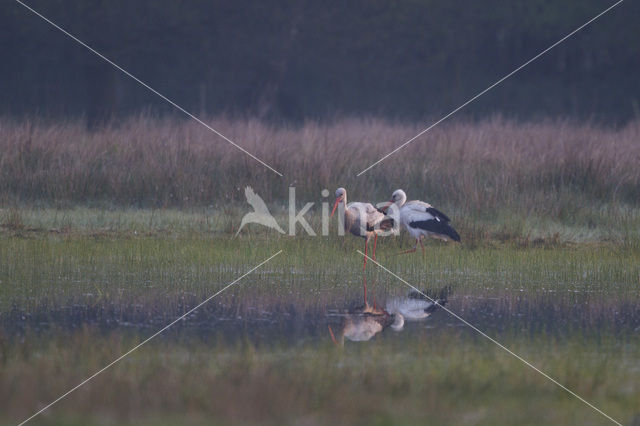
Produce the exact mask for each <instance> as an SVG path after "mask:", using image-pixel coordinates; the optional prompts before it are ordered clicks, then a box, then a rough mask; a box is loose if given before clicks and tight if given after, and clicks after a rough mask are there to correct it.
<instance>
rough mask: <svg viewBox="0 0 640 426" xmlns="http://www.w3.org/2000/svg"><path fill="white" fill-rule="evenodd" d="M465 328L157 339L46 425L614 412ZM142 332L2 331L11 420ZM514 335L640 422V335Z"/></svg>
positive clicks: (537, 358)
mask: <svg viewBox="0 0 640 426" xmlns="http://www.w3.org/2000/svg"><path fill="white" fill-rule="evenodd" d="M466 334H467V333H466V332H464V331H457V330H452V329H448V330H445V331H444V332H443V331H442V330H438V329H435V330H432V332H430V333H428V334H426V335H424V336H422V337H421V338H419V339H413V340H411V339H404V338H403V337H404V336H403V335H402V334H395V333H392V334H387V335H385V334H382V335H381V336H380V337H379V338H377V339H376V341H375V342H373V343H369V344H360V345H357V344H352V345H348V346H346V347H345V348H343V349H337V348H335V347H333V346H332V344H331V342H330V340H328V338H325V339H324V340H317V341H311V342H306V343H300V344H298V345H295V346H287V345H283V344H281V343H279V342H277V341H275V342H270V343H268V344H262V345H255V344H253V343H252V342H251V336H248V337H247V338H246V339H245V340H244V342H240V343H231V344H226V343H224V341H223V340H220V339H215V338H212V337H209V338H208V339H207V341H206V342H202V341H197V342H193V341H175V340H169V341H156V342H152V343H151V344H150V345H149V346H146V347H144V346H143V347H142V348H141V349H140V350H139V351H137V352H136V353H134V354H132V355H131V356H130V357H129V358H127V359H126V360H124V361H123V362H122V363H120V364H118V365H117V366H115V367H114V368H113V369H111V370H109V371H107V372H105V373H104V374H103V375H101V376H99V377H97V378H96V379H95V380H94V381H92V382H91V383H89V384H88V385H86V386H84V387H83V388H81V389H80V390H78V391H77V392H76V393H75V394H73V395H71V396H69V397H68V398H67V399H66V400H63V401H61V402H60V403H59V404H58V405H57V406H56V407H55V408H54V409H52V410H51V411H50V412H49V413H48V414H46V415H44V416H42V417H41V418H39V419H38V421H36V422H35V424H123V423H124V424H166V425H171V424H185V423H189V424H228V423H230V422H235V423H243V424H300V423H305V424H327V423H337V424H354V423H355V424H364V423H376V424H424V423H430V424H431V423H437V424H451V423H454V424H514V423H522V424H539V423H545V424H546V423H550V424H587V425H596V424H607V421H606V419H605V418H604V417H602V416H601V415H600V414H598V413H596V412H595V411H593V410H592V409H591V408H589V407H588V406H586V405H584V404H583V403H582V402H580V401H578V400H577V399H575V398H574V397H572V396H570V395H568V394H567V393H565V392H564V391H562V390H561V389H559V388H557V387H556V386H555V385H553V384H552V383H550V382H548V381H547V380H545V379H544V378H542V377H541V376H539V375H537V374H536V373H534V372H533V371H532V370H530V369H529V368H527V367H525V366H523V365H522V364H521V363H520V362H519V361H517V360H515V359H514V358H512V357H510V356H509V355H507V354H505V353H504V352H503V351H501V350H500V349H498V348H496V347H495V346H493V345H491V344H490V343H488V342H486V341H477V342H473V341H470V340H469V338H468V336H466ZM136 342H137V340H135V339H131V338H126V337H123V336H122V335H120V334H114V335H109V336H103V335H96V334H95V333H94V332H92V331H91V330H85V331H83V332H79V333H76V334H74V335H72V336H70V337H66V336H60V337H57V338H54V339H51V340H47V341H42V342H37V341H33V340H32V339H30V340H27V341H19V342H7V341H4V342H3V346H2V347H3V349H4V354H3V358H2V361H1V362H2V368H1V369H0V401H2V402H1V403H0V404H2V408H3V409H2V414H0V419H1V420H3V421H6V422H9V423H16V422H17V421H19V420H22V419H24V418H25V417H27V416H28V415H30V414H32V412H33V411H34V410H35V408H36V407H38V404H39V403H44V402H45V401H49V400H50V399H51V398H52V397H55V396H57V395H59V394H60V393H62V392H63V391H65V390H67V389H68V388H70V387H72V386H73V385H75V384H76V383H78V382H80V381H81V380H82V379H83V378H84V377H85V376H86V375H88V374H90V373H92V372H94V371H96V370H97V369H99V368H101V367H102V366H103V365H105V364H107V363H108V362H110V361H111V360H112V358H113V357H114V355H116V354H118V353H120V352H122V351H124V350H126V349H127V348H129V347H131V346H133V344H135V343H136ZM7 343H11V344H12V346H10V347H9V348H7V346H6V345H7ZM504 343H505V344H507V345H509V346H510V347H511V348H513V349H514V350H515V351H517V352H518V353H520V354H522V355H523V356H524V357H526V358H528V359H530V360H531V361H532V362H533V363H534V364H535V365H537V366H538V367H539V368H542V369H543V370H545V371H547V372H548V373H549V374H551V375H552V376H553V377H555V378H557V379H558V380H559V381H561V382H562V383H564V384H566V385H567V386H569V387H570V388H572V389H574V390H575V391H577V392H579V393H580V394H581V395H583V396H584V397H585V398H587V399H588V400H589V401H591V402H593V403H594V404H596V405H597V406H598V407H599V408H601V409H603V410H604V411H605V412H606V413H608V414H609V415H611V416H613V417H614V418H616V419H618V420H620V421H622V422H623V423H629V422H633V421H634V419H635V421H637V419H638V417H637V416H638V415H639V414H640V413H639V412H638V406H637V395H638V391H639V389H638V383H640V369H638V357H639V356H640V352H639V350H640V348H639V347H638V345H637V344H634V345H619V344H617V345H613V346H607V345H606V344H603V343H602V341H600V342H597V341H595V340H583V339H572V338H570V339H564V340H557V339H553V338H548V337H544V336H543V337H538V338H536V339H533V340H532V339H529V338H525V337H522V336H520V337H514V338H513V339H506V340H504ZM70 366H73V368H72V369H71V368H69V367H70ZM53 377H55V380H52V378H53Z"/></svg>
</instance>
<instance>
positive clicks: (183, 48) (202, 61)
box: [0, 0, 640, 126]
mask: <svg viewBox="0 0 640 426" xmlns="http://www.w3.org/2000/svg"><path fill="white" fill-rule="evenodd" d="M27 4H29V5H30V6H32V7H34V8H35V9H36V10H38V11H39V12H41V13H42V14H43V15H45V16H47V17H48V18H50V19H51V20H52V21H54V22H56V23H57V24H59V25H60V26H62V27H63V28H65V29H66V30H68V31H69V32H71V33H72V34H74V35H76V36H77V37H78V38H80V39H81V40H83V41H85V42H86V43H88V44H89V45H90V46H92V47H94V48H95V49H97V50H98V51H100V52H102V53H103V54H104V55H106V56H107V57H109V58H110V59H112V60H113V61H114V62H116V63H117V64H119V65H121V66H122V67H124V68H125V69H127V70H128V71H130V72H131V73H133V74H134V75H136V76H137V77H139V78H140V79H141V80H143V81H145V82H146V83H148V84H149V85H151V86H152V87H154V88H156V89H157V90H158V91H160V92H161V93H163V94H165V95H166V96H167V97H169V98H170V99H173V100H175V101H176V102H177V103H178V104H180V105H182V106H184V107H185V108H186V109H188V110H189V111H192V112H194V113H195V114H204V115H213V114H229V115H240V116H257V117H259V118H263V119H274V120H283V121H299V120H304V119H309V118H311V119H324V118H334V117H336V116H338V115H343V114H346V115H352V116H353V115H355V116H364V115H375V116H384V117H389V118H392V119H408V120H415V119H423V118H426V117H432V116H438V115H441V114H444V113H446V112H448V111H450V110H451V109H453V108H455V107H457V106H458V105H460V104H461V103H463V102H464V101H466V100H467V99H469V98H470V97H471V96H472V95H474V94H476V93H477V92H479V91H480V90H482V89H484V88H485V87H487V86H488V85H489V84H491V83H493V82H495V81H496V80H497V79H498V78H500V77H502V76H503V75H505V74H506V73H508V72H510V71H512V70H513V69H514V68H516V67H517V66H518V65H520V64H522V63H523V62H524V61H526V60H528V59H530V58H531V57H533V56H534V55H535V54H537V53H538V52H540V51H541V50H542V49H544V48H546V47H548V46H550V45H551V44H553V43H554V42H556V41H557V40H559V39H560V38H561V37H563V36H564V35H566V34H568V33H569V32H570V31H572V30H574V29H575V28H577V27H578V26H580V25H582V24H583V23H584V22H586V21H587V20H589V19H591V18H592V17H593V16H595V15H596V14H597V13H599V12H600V11H602V10H603V9H605V8H606V7H608V6H609V5H611V4H613V2H612V1H601V0H581V1H560V0H554V1H549V0H526V1H511V0H485V1H472V0H463V1H442V0H438V1H433V0H423V1H392V0H384V1H375V0H366V1H365V0H360V1H344V2H343V1H339V2H319V1H277V2H267V1H263V0H244V1H219V0H207V1H195V0H194V1H168V0H156V1H120V0H115V1H114V0H110V1H106V0H105V1H71V0H49V1H35V0H30V1H28V3H27ZM639 16H640V2H638V1H632V0H627V1H625V2H624V3H622V4H621V5H620V6H618V7H617V8H615V9H614V10H612V11H611V12H610V13H609V14H607V15H605V16H603V17H602V18H601V19H599V20H597V21H596V22H595V23H594V24H593V25H591V26H589V27H588V28H586V29H585V30H584V31H581V32H580V33H578V34H577V35H576V36H574V37H572V38H571V39H569V40H568V41H567V42H565V43H564V44H562V45H561V46H559V47H557V48H556V49H554V50H552V51H551V52H549V53H548V54H547V55H545V56H543V57H542V58H541V59H540V60H538V61H537V62H535V63H533V64H531V65H530V66H528V67H527V68H525V69H524V70H523V71H522V72H520V73H518V74H516V76H514V77H513V78H511V79H509V80H508V81H506V82H505V83H504V84H502V85H500V86H499V87H497V88H496V89H495V90H493V91H492V92H490V93H489V94H487V95H486V96H483V97H482V98H481V99H479V100H478V101H477V102H475V103H474V104H472V105H471V106H470V107H469V108H467V109H465V111H464V113H463V114H464V115H465V116H467V117H482V116H486V115H491V114H496V113H500V114H503V115H506V116H508V117H513V118H531V117H534V118H536V117H558V116H562V117H578V118H581V119H591V120H606V121H613V122H616V123H621V122H625V121H628V120H629V119H634V118H637V117H638V116H640V108H639V102H640V82H639V79H638V75H639V70H640V26H639V25H638V24H637V19H638V17H639ZM0 46H1V50H2V61H1V62H2V65H1V67H0V92H1V93H2V96H1V97H0V114H2V115H5V116H7V115H8V116H22V115H38V116H43V117H46V118H52V119H58V118H60V117H83V118H86V119H87V122H88V123H89V125H90V126H91V125H94V124H96V123H100V122H102V121H104V120H107V119H110V118H114V117H120V116H123V115H128V114H131V113H136V112H140V111H147V112H152V113H159V114H165V113H167V112H171V111H172V107H171V106H170V105H168V104H167V103H166V102H164V101H163V100H161V99H160V98H158V97H157V96H156V95H154V94H152V93H150V92H149V91H147V90H146V89H144V88H143V87H141V86H140V85H138V84H137V83H135V82H133V81H132V80H130V79H129V78H128V77H126V76H124V75H123V74H121V73H120V72H119V71H117V70H116V69H114V68H113V67H111V66H110V65H108V64H106V63H105V62H104V61H102V60H101V59H99V58H98V57H96V56H95V55H94V54H92V53H90V52H89V51H87V50H86V49H85V48H83V47H81V46H80V45H78V44H77V43H76V42H74V41H72V40H71V39H69V38H68V37H66V36H65V35H63V34H62V33H60V32H59V31H58V30H56V29H54V28H52V27H51V26H50V25H49V24H47V23H46V22H44V21H43V20H42V19H40V18H38V17H37V16H35V15H34V14H32V13H31V12H29V11H28V10H27V9H25V8H24V7H22V6H21V5H20V4H18V3H16V2H13V1H5V2H3V3H2V5H1V6H0Z"/></svg>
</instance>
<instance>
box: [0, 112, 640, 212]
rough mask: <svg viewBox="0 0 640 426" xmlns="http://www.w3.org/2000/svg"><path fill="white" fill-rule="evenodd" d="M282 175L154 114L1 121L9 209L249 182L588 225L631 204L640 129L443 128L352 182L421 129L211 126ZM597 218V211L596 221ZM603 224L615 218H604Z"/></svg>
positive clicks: (203, 196) (145, 200) (1, 188)
mask: <svg viewBox="0 0 640 426" xmlns="http://www.w3.org/2000/svg"><path fill="white" fill-rule="evenodd" d="M208 121H209V122H210V123H211V124H212V125H213V126H214V127H215V128H216V129H218V130H219V131H221V132H222V133H223V134H225V135H227V136H228V137H230V138H231V139H232V140H234V141H236V142H237V143H238V144H240V145H241V146H243V147H244V148H246V149H247V150H248V151H250V152H251V153H253V154H255V155H256V156H258V157H259V158H261V159H263V160H264V161H265V162H267V163H268V164H270V165H272V166H273V167H274V168H275V169H277V170H279V171H281V172H282V173H283V174H284V178H281V177H278V176H277V175H275V174H274V173H273V172H271V171H269V170H268V169H266V168H265V167H264V166H262V165H260V164H259V163H258V162H256V161H254V160H253V159H251V158H250V157H248V156H247V155H245V154H243V153H242V152H240V151H239V150H237V149H236V148H234V147H233V146H231V145H230V144H228V143H227V142H225V141H223V140H222V139H221V138H219V137H218V136H216V135H214V134H212V133H211V132H209V131H208V130H207V129H205V128H204V127H203V126H201V125H198V124H197V123H193V122H189V121H181V120H173V119H162V120H160V119H153V118H149V117H144V116H141V117H137V118H131V119H129V120H128V121H125V122H123V123H117V124H113V125H110V126H107V127H105V128H104V129H102V130H100V131H96V132H88V131H87V130H85V128H84V127H83V126H82V125H81V124H79V123H73V122H69V123H55V124H45V123H41V122H38V121H28V120H27V121H21V122H14V121H10V120H7V119H4V120H0V134H1V135H2V137H1V138H0V197H2V198H3V199H4V200H5V202H9V201H10V202H14V201H21V202H29V203H33V202H45V203H47V204H54V205H56V204H57V203H63V204H66V203H74V204H75V203H96V202H97V203H109V204H113V203H115V204H117V205H138V206H154V207H166V206H177V207H184V206H209V205H215V206H221V205H226V204H227V203H229V202H231V201H238V200H243V198H244V194H243V192H242V189H243V187H244V186H245V185H252V186H253V187H254V188H255V189H256V191H257V193H258V194H259V195H260V196H262V197H263V198H264V199H265V200H266V201H268V202H273V203H282V202H283V201H284V199H285V198H286V197H287V190H286V188H287V187H288V186H289V185H291V184H293V185H295V186H297V188H298V196H299V197H301V198H302V197H305V198H307V199H313V200H318V199H320V190H321V189H323V188H329V189H334V188H335V187H338V186H345V187H347V188H348V189H349V190H351V191H352V194H353V195H354V197H355V199H369V200H374V199H377V200H382V199H386V198H387V197H388V196H389V194H390V192H391V191H392V190H393V189H396V188H398V187H403V188H405V189H406V190H407V192H408V194H409V197H416V198H418V197H419V198H423V199H426V200H429V201H431V202H433V203H435V204H438V205H440V206H455V208H456V209H458V210H460V211H462V212H466V213H477V214H478V215H485V216H487V215H488V216H490V215H494V214H495V213H496V211H508V212H520V213H525V214H530V213H536V214H544V215H553V216H556V217H559V218H573V220H576V218H577V219H582V220H583V222H588V221H590V220H595V217H596V216H592V215H590V214H589V213H587V212H589V211H593V210H596V211H597V210H598V209H602V208H604V209H607V208H610V207H611V206H624V205H625V204H630V205H632V206H637V205H638V196H637V194H638V193H640V168H639V167H638V164H640V123H638V122H635V123H631V124H629V125H627V126H626V127H624V128H620V129H608V128H603V127H598V126H596V125H593V124H590V123H581V124H576V123H569V122H565V121H555V122H552V121H540V122H531V123H517V122H513V121H507V120H504V119H500V118H495V119H492V120H486V121H483V122H479V123H463V122H452V123H449V124H443V125H440V126H438V127H436V128H434V129H433V130H432V131H430V132H428V133H426V134H425V135H423V136H422V137H420V138H419V139H417V140H415V141H414V142H413V143H411V144H410V145H409V146H407V147H406V148H405V149H403V150H401V151H399V152H398V153H397V154H395V155H393V156H392V157H390V158H388V159H387V160H385V161H384V162H382V163H381V164H379V165H378V166H376V167H375V168H373V169H371V170H370V171H368V172H366V173H365V174H363V175H362V176H360V177H356V174H357V173H358V172H360V171H361V170H363V169H364V168H365V167H367V166H369V165H370V164H372V163H373V162H374V161H376V160H378V159H379V158H380V157H382V156H383V155H385V154H387V153H388V152H390V151H391V150H392V149H394V148H395V147H397V146H398V145H400V144H401V143H402V142H403V141H406V140H407V139H409V138H411V137H412V136H414V135H415V134H417V133H418V132H419V131H420V130H421V129H422V128H423V127H424V126H425V124H422V123H421V124H402V123H393V122H388V121H383V120H379V119H345V120H340V121H335V122H332V123H326V124H321V123H316V122H308V123H306V124H304V125H301V126H298V127H290V126H285V125H283V126H275V125H269V124H265V123H263V122H260V121H257V120H252V119H246V120H230V119H227V118H224V117H217V118H214V119H211V120H208ZM600 213H601V212H598V215H599V214H600ZM609 213H610V212H609Z"/></svg>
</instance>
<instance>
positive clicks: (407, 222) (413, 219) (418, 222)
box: [386, 189, 460, 253]
mask: <svg viewBox="0 0 640 426" xmlns="http://www.w3.org/2000/svg"><path fill="white" fill-rule="evenodd" d="M392 204H395V205H396V207H397V209H398V212H399V214H400V218H399V219H400V220H399V221H400V223H402V224H403V225H404V227H405V228H406V229H407V231H409V234H410V235H411V236H412V237H413V238H415V239H416V245H415V246H414V247H413V248H412V249H409V250H407V251H404V252H402V253H413V252H414V251H416V250H417V248H418V243H420V247H422V252H423V253H424V245H422V238H423V237H427V238H437V239H440V240H444V241H448V240H453V241H457V242H460V235H458V233H457V232H456V230H455V229H453V227H452V226H451V225H449V222H451V220H450V219H449V218H448V217H447V216H446V215H445V214H444V213H442V212H441V211H439V210H437V209H435V208H433V207H432V206H431V204H429V203H425V202H424V201H419V200H414V201H409V202H407V194H405V193H404V191H403V190H402V189H397V190H395V191H394V192H393V194H392V196H391V201H389V204H388V205H387V206H386V208H388V207H390V206H391V205H392Z"/></svg>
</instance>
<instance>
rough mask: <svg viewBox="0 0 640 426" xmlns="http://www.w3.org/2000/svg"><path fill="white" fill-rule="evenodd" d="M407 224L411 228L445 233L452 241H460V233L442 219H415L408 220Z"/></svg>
mask: <svg viewBox="0 0 640 426" xmlns="http://www.w3.org/2000/svg"><path fill="white" fill-rule="evenodd" d="M409 226H410V227H412V228H419V229H424V230H425V231H429V232H433V233H434V234H441V235H446V236H447V237H449V238H451V239H452V240H453V241H458V242H459V241H460V235H458V233H457V232H456V230H455V229H453V228H452V227H451V225H449V224H448V223H447V222H444V221H440V220H437V219H429V220H417V221H415V222H410V223H409Z"/></svg>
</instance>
